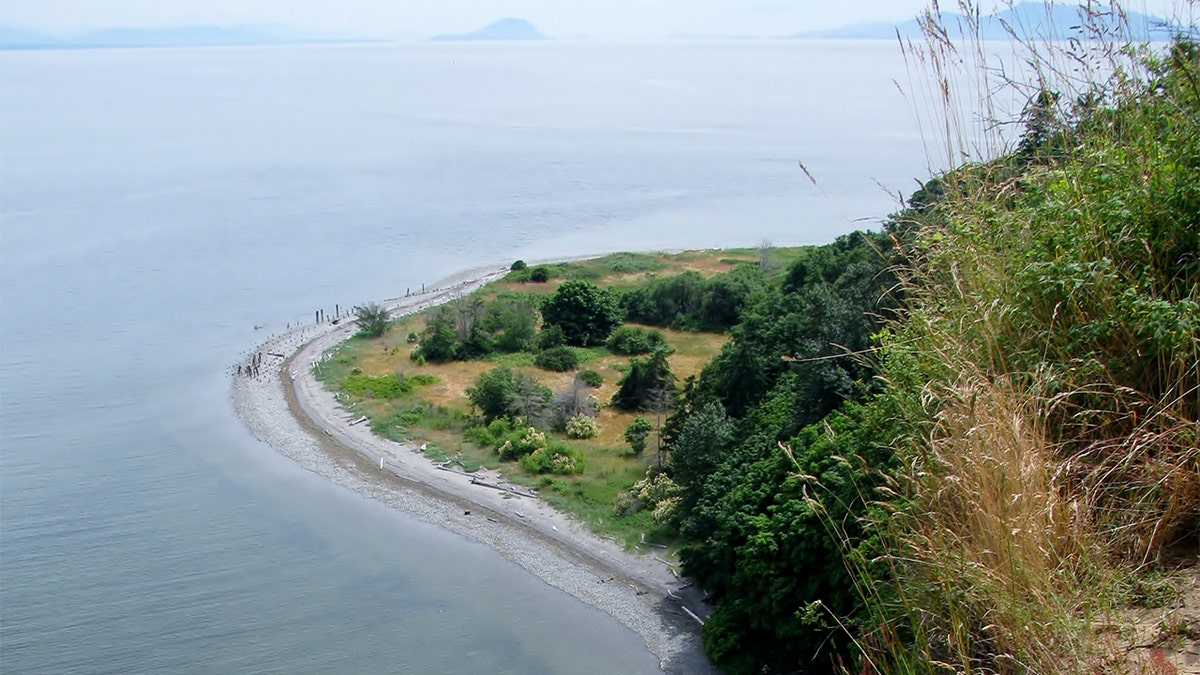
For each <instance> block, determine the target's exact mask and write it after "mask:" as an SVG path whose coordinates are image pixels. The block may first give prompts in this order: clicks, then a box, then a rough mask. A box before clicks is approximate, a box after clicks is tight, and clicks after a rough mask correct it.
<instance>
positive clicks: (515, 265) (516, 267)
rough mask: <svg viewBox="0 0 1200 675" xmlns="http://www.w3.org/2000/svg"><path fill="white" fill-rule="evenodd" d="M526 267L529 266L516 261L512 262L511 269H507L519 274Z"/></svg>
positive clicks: (523, 262)
mask: <svg viewBox="0 0 1200 675" xmlns="http://www.w3.org/2000/svg"><path fill="white" fill-rule="evenodd" d="M526 267H529V265H526V264H525V261H524V260H518V261H516V262H514V263H513V264H512V267H509V269H510V270H512V271H513V272H520V271H521V270H523V269H525V268H526Z"/></svg>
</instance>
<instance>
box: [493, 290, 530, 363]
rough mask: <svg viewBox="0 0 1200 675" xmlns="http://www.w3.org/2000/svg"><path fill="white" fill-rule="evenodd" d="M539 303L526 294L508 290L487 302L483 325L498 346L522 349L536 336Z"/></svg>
mask: <svg viewBox="0 0 1200 675" xmlns="http://www.w3.org/2000/svg"><path fill="white" fill-rule="evenodd" d="M537 320H538V316H537V306H536V304H535V302H534V300H533V299H532V298H530V297H528V296H525V295H517V294H506V295H501V296H500V297H497V298H496V299H495V300H493V301H492V302H491V303H489V304H488V307H487V311H486V313H485V316H484V321H483V327H484V329H485V330H487V331H488V332H490V333H491V334H492V335H493V339H494V343H495V347H496V349H498V350H500V351H502V352H510V353H511V352H523V351H528V350H530V349H532V348H533V346H534V344H535V342H536V340H537Z"/></svg>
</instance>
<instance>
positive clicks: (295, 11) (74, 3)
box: [0, 0, 1196, 38]
mask: <svg viewBox="0 0 1200 675" xmlns="http://www.w3.org/2000/svg"><path fill="white" fill-rule="evenodd" d="M996 1H997V0H983V4H984V6H985V7H987V6H992V5H994V4H995V2H996ZM1189 2H1192V3H1195V2H1196V0H1130V1H1129V2H1125V3H1124V6H1125V7H1127V8H1128V9H1134V10H1139V11H1145V10H1148V11H1150V12H1152V13H1156V14H1160V15H1171V14H1174V13H1175V10H1177V9H1179V8H1180V7H1183V6H1185V5H1187V3H1189ZM941 4H942V6H943V8H944V9H947V10H949V9H953V8H954V7H956V6H957V2H956V1H955V0H942V3H941ZM926 6H928V0H424V1H423V2H415V1H413V0H3V2H0V23H3V24H6V25H11V26H19V27H22V28H32V29H41V30H47V31H51V32H58V33H71V32H77V31H82V30H87V29H92V28H100V27H111V26H137V27H158V26H167V25H180V24H217V25H229V24H245V23H250V24H282V25H289V26H295V27H298V28H304V29H311V30H322V31H331V32H337V33H346V34H357V35H371V36H395V37H428V36H430V35H435V34H439V33H452V32H466V31H470V30H474V29H476V28H478V27H480V26H482V25H484V24H487V23H490V22H491V21H494V20H496V19H499V18H503V17H507V16H513V17H521V18H524V19H528V20H529V21H531V22H533V23H534V24H535V25H536V26H537V27H538V28H540V29H541V30H542V32H543V33H546V34H548V35H551V36H553V37H593V38H652V37H666V36H671V35H676V34H692V35H751V36H774V35H785V34H789V33H795V32H799V31H804V30H815V29H821V28H833V27H837V26H842V25H846V24H851V23H858V22H864V21H887V22H899V21H904V20H907V19H910V18H912V17H913V16H915V15H916V14H917V13H918V12H919V11H920V10H921V9H922V8H924V7H926ZM1193 6H1194V5H1193Z"/></svg>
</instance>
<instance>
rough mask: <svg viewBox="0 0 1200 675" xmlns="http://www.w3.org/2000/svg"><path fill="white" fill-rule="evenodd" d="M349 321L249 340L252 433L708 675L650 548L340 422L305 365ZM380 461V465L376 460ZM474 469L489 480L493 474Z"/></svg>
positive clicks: (429, 300) (670, 668) (449, 294)
mask: <svg viewBox="0 0 1200 675" xmlns="http://www.w3.org/2000/svg"><path fill="white" fill-rule="evenodd" d="M507 271H508V270H507V268H504V269H497V268H481V269H475V270H471V271H468V272H465V273H462V274H459V275H457V276H455V277H451V278H449V279H447V280H445V281H443V282H441V283H439V284H437V287H436V288H433V289H431V290H428V291H425V292H423V293H419V294H414V295H410V296H407V297H401V298H395V299H392V300H389V301H387V302H386V303H384V305H385V306H386V307H387V308H388V310H389V311H390V312H391V314H393V315H402V314H411V313H415V312H420V311H423V310H425V309H427V308H429V307H433V306H435V305H437V304H441V303H444V302H447V301H449V300H451V299H453V298H454V297H457V296H458V295H461V294H464V293H469V292H471V291H473V290H475V289H476V288H479V287H480V286H482V285H484V284H486V283H488V282H489V281H492V280H493V279H496V278H498V277H500V276H502V275H503V274H504V273H505V272H507ZM354 330H355V327H354V323H353V321H347V322H344V323H341V324H338V325H335V324H333V323H332V322H324V323H321V324H313V325H308V326H303V327H299V328H297V329H295V330H292V331H290V332H288V333H285V334H283V335H280V336H277V337H273V338H271V339H269V340H267V341H266V342H264V343H263V344H261V345H259V346H258V347H257V348H256V349H255V352H257V353H259V354H261V359H262V368H261V369H260V370H259V372H258V374H257V375H256V376H254V377H248V376H236V375H235V377H234V381H233V401H234V406H235V408H236V410H237V414H238V416H239V417H240V418H241V419H242V421H243V423H244V424H246V426H247V427H248V428H249V429H250V431H251V433H252V434H253V435H254V436H255V437H256V438H257V439H258V440H260V441H262V442H264V443H266V444H268V445H270V446H271V447H272V448H274V449H275V450H276V451H277V452H279V453H280V454H282V455H284V456H285V457H288V458H290V459H292V460H293V461H295V462H297V463H298V464H300V466H302V467H303V468H305V469H307V470H309V471H313V472H314V473H317V474H320V475H322V476H324V477H326V478H328V479H329V480H331V481H333V482H334V483H336V484H338V485H341V486H343V487H347V488H349V489H352V490H354V491H356V492H358V493H360V494H362V495H364V496H366V497H368V498H371V499H374V500H376V501H379V502H381V503H383V504H385V505H387V506H389V507H391V508H394V509H397V510H399V511H402V512H405V513H407V514H410V515H413V516H416V517H418V518H420V519H422V520H424V521H426V522H429V523H432V524H435V525H438V526H441V527H444V528H446V529H448V530H450V531H452V532H455V533H457V534H459V535H462V536H465V537H467V538H469V539H471V540H474V541H477V542H480V543H482V544H484V545H486V546H489V547H490V548H492V549H493V550H495V551H497V552H498V553H500V555H502V556H504V557H505V558H506V559H508V560H510V561H512V562H515V563H516V564H518V565H520V566H521V567H522V568H524V569H526V570H527V571H529V572H530V573H532V574H534V575H535V576H537V577H538V578H540V579H542V580H543V581H545V582H546V583H548V584H550V585H551V586H554V587H555V588H558V589H560V590H562V591H565V592H567V593H569V594H570V595H572V596H574V597H576V598H577V599H579V600H581V601H583V602H585V603H587V604H589V605H591V606H593V607H596V608H598V609H600V610H602V611H604V612H606V613H607V614H609V615H611V616H612V617H613V618H615V619H616V620H617V621H619V622H620V623H622V624H623V625H625V626H626V627H628V628H629V629H631V630H633V631H634V632H636V633H638V634H639V635H640V636H641V637H642V639H643V640H644V641H645V643H646V646H647V648H648V649H649V650H650V651H651V652H652V653H654V654H655V655H656V656H657V657H658V658H659V661H660V665H661V668H662V670H663V671H665V672H680V673H684V672H686V673H703V672H715V670H713V669H712V667H711V666H710V665H709V664H708V662H707V659H706V658H705V657H704V653H703V649H702V647H701V645H700V639H699V630H698V628H699V626H698V625H697V623H696V622H695V621H694V620H693V619H692V618H691V617H689V616H688V615H687V614H688V613H690V612H692V609H690V608H688V606H689V605H690V606H691V607H692V608H700V606H701V603H700V600H699V598H698V593H697V592H696V591H695V589H690V588H688V585H687V584H686V583H685V582H683V581H681V580H680V579H679V578H678V577H676V576H675V575H674V573H673V571H672V570H671V569H670V568H669V567H668V566H667V565H664V564H663V563H662V562H661V561H659V560H656V559H654V557H653V556H648V555H635V554H631V553H628V552H626V551H625V550H624V549H623V548H622V547H621V546H619V545H617V544H615V543H613V542H611V541H608V540H605V539H601V538H600V537H598V536H596V535H595V534H593V533H591V532H590V531H589V530H587V529H586V528H584V527H582V526H581V525H579V524H578V523H576V522H574V521H573V520H571V519H569V518H568V517H567V516H566V515H564V514H562V513H559V512H557V511H555V510H554V509H552V508H551V507H550V506H549V505H547V504H546V503H545V502H543V501H542V500H540V499H536V498H530V497H527V496H520V495H516V494H513V493H510V492H504V491H500V490H496V489H492V488H490V487H484V486H481V485H478V484H476V483H475V481H473V479H472V475H468V474H465V473H462V472H455V471H447V470H442V469H439V468H438V467H437V466H435V465H434V463H433V462H432V461H430V460H429V459H427V458H425V457H424V456H423V455H422V454H420V452H419V450H418V449H417V448H414V447H412V446H411V445H409V444H403V443H396V442H394V441H390V440H386V439H383V438H380V437H378V436H375V435H374V434H372V433H371V431H370V429H369V428H368V426H367V425H365V424H351V422H352V421H353V420H351V419H348V418H347V416H346V414H345V412H344V411H343V410H342V409H341V408H340V407H339V404H338V403H337V401H336V400H334V397H333V394H332V393H330V392H328V391H326V390H325V389H324V387H323V386H322V385H321V383H320V382H318V381H317V380H316V378H315V377H314V376H313V375H312V364H313V363H315V362H317V360H319V359H320V358H321V357H322V355H323V354H325V352H326V351H327V350H329V349H331V348H334V347H336V345H338V344H340V343H341V342H342V341H343V340H345V339H346V338H348V337H350V335H351V334H352V333H353V332H354ZM381 467H382V468H381ZM475 476H477V477H479V478H481V479H482V480H483V481H484V482H487V483H492V484H499V483H501V482H502V481H503V479H502V478H501V477H500V476H499V474H497V473H496V472H489V471H482V470H481V471H480V472H477V473H476V474H475Z"/></svg>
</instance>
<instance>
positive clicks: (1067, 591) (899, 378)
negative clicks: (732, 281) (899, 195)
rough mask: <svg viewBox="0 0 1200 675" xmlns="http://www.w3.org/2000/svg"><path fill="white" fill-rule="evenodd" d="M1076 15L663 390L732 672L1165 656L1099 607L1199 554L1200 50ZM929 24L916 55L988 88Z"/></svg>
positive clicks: (686, 554) (975, 58) (678, 519)
mask: <svg viewBox="0 0 1200 675" xmlns="http://www.w3.org/2000/svg"><path fill="white" fill-rule="evenodd" d="M968 9H971V7H968ZM1088 11H1090V12H1092V14H1088V12H1087V11H1085V12H1084V15H1083V16H1082V17H1081V21H1080V23H1081V25H1083V26H1084V28H1083V30H1084V34H1083V35H1081V38H1084V39H1081V41H1080V42H1078V43H1060V44H1052V45H1041V44H1028V43H1027V44H1025V47H1026V48H1027V49H1029V50H1030V54H1029V56H1028V57H1027V58H1026V61H1027V63H1028V65H1029V66H1030V67H1031V69H1032V75H1031V77H1033V78H1034V81H1033V86H1032V87H1030V88H1029V89H1028V90H1027V91H1026V96H1027V97H1028V100H1029V101H1030V104H1029V106H1027V108H1026V110H1025V112H1024V113H1023V114H1022V115H1021V116H1020V120H1021V121H1022V123H1023V125H1024V127H1023V133H1022V134H1021V135H1020V137H1018V138H1015V139H1012V140H1011V141H1005V142H1007V143H1008V146H1007V147H1010V148H1011V151H1000V152H997V153H995V155H994V156H993V157H991V158H987V159H986V160H985V161H981V162H970V163H966V164H962V165H961V166H958V167H957V168H955V169H954V170H952V171H948V172H946V173H945V174H943V175H941V176H938V177H937V178H936V179H934V180H933V181H931V182H929V183H927V184H926V185H925V186H924V187H923V188H922V189H921V190H920V191H918V192H917V193H916V194H914V195H913V197H912V199H911V200H910V202H909V208H907V209H906V210H904V211H903V212H902V213H899V214H897V215H896V216H894V217H893V218H892V219H891V220H890V221H889V222H888V223H887V224H886V225H885V227H884V231H883V232H882V233H880V234H855V235H851V236H849V237H845V238H843V239H841V240H839V242H837V243H836V244H834V245H832V246H829V247H820V248H816V249H811V250H808V251H806V252H805V253H804V254H803V255H802V256H801V258H800V259H798V260H796V261H794V262H793V263H792V264H791V266H790V268H789V270H788V273H787V277H786V281H785V283H784V284H783V285H782V286H781V287H780V288H779V289H778V290H776V291H768V292H766V293H764V294H763V295H762V296H760V297H759V298H757V299H756V300H753V301H751V302H749V303H747V305H746V307H745V308H744V309H743V310H742V312H741V315H740V321H739V323H738V324H737V325H736V326H735V327H734V329H733V331H732V340H731V341H730V342H729V343H728V344H727V345H726V346H725V347H724V348H723V350H722V352H721V354H720V355H718V356H717V357H716V359H714V361H713V363H712V364H711V365H710V366H709V367H708V368H706V369H705V370H704V371H703V373H702V374H701V375H700V376H699V377H698V378H696V379H695V380H692V381H689V382H688V383H687V384H686V385H685V387H684V394H683V396H682V397H681V399H680V402H679V405H678V407H677V408H676V411H675V413H674V414H673V415H672V417H671V418H670V420H669V421H668V423H667V424H666V426H665V428H664V433H665V435H666V437H667V439H668V441H669V445H668V452H669V457H670V460H669V462H668V464H667V466H666V474H667V475H668V476H669V477H670V478H671V480H672V481H673V483H674V484H675V485H676V486H677V487H678V493H675V496H677V498H678V503H677V505H675V507H674V516H673V523H674V524H675V525H676V526H677V527H678V528H679V533H680V538H681V542H682V544H681V550H680V557H681V559H682V561H683V563H684V569H685V572H686V573H687V574H688V575H689V576H691V577H692V578H693V579H694V580H695V581H696V582H697V583H698V584H700V585H701V586H702V587H704V588H705V589H706V590H707V591H709V593H710V594H711V596H712V598H713V599H714V610H713V613H712V615H711V617H710V618H709V620H708V621H707V623H706V624H705V626H704V630H703V634H704V641H705V646H706V649H707V651H708V653H709V655H710V657H711V658H712V659H713V660H714V662H716V663H717V664H718V665H720V666H722V667H723V668H725V669H726V670H727V671H728V672H731V673H761V672H796V671H803V672H821V671H839V670H847V671H850V672H863V673H876V672H878V673H891V672H901V673H933V672H942V671H953V672H981V673H1061V672H1075V673H1094V672H1129V673H1134V672H1146V673H1167V672H1175V671H1174V670H1173V668H1174V666H1172V665H1171V663H1170V662H1169V660H1167V658H1166V657H1165V656H1164V653H1165V652H1164V651H1163V649H1166V648H1168V647H1169V644H1168V642H1166V641H1167V640H1176V639H1178V636H1179V632H1178V630H1168V629H1167V628H1169V626H1168V623H1169V622H1166V621H1165V620H1164V622H1163V625H1164V626H1167V628H1162V629H1160V631H1159V635H1160V636H1161V637H1160V638H1159V640H1162V641H1158V640H1151V642H1150V643H1149V644H1132V643H1125V644H1122V639H1123V636H1122V629H1120V628H1118V629H1115V630H1113V631H1112V632H1111V633H1109V632H1105V631H1102V630H1100V629H1099V627H1100V626H1104V625H1116V626H1120V625H1122V620H1121V614H1120V611H1121V608H1122V604H1123V603H1125V602H1128V601H1129V599H1130V597H1131V596H1130V593H1129V590H1128V589H1129V586H1130V583H1131V582H1130V579H1134V580H1137V579H1141V578H1151V579H1154V578H1158V577H1161V570H1163V569H1164V568H1166V567H1168V566H1170V565H1172V564H1176V563H1178V562H1179V561H1183V562H1184V563H1190V564H1192V565H1195V564H1196V562H1197V551H1198V546H1200V537H1198V532H1200V449H1198V447H1200V337H1198V336H1200V304H1198V298H1200V87H1198V86H1197V84H1196V83H1197V82H1198V81H1200V48H1198V47H1197V45H1196V44H1195V43H1194V42H1190V41H1188V40H1179V41H1177V42H1176V43H1175V44H1173V45H1171V47H1170V48H1169V49H1168V50H1167V51H1166V52H1165V53H1163V54H1161V55H1153V54H1150V53H1148V52H1144V51H1138V50H1134V49H1131V48H1128V47H1127V45H1128V43H1127V42H1126V43H1124V44H1122V43H1119V42H1116V41H1114V35H1113V34H1112V33H1111V26H1112V22H1110V21H1107V20H1106V21H1105V22H1103V25H1104V26H1105V28H1104V30H1105V31H1110V32H1107V33H1106V34H1105V35H1103V36H1100V35H1089V34H1087V32H1086V31H1087V30H1088V29H1087V26H1088V25H1089V21H1090V20H1091V19H1092V18H1094V17H1095V16H1096V14H1095V13H1097V12H1100V11H1101V9H1100V8H1098V7H1097V6H1096V5H1092V6H1091V9H1090V10H1088ZM1107 11H1108V12H1109V13H1111V14H1112V15H1117V16H1119V15H1120V11H1119V8H1108V10H1107ZM967 13H968V15H971V16H976V17H977V16H978V14H977V13H974V14H973V13H972V12H971V11H968V12H967ZM1017 29H1019V27H1016V28H1014V30H1017ZM929 32H930V34H931V43H930V46H929V48H928V51H924V52H922V53H921V54H920V59H921V61H922V62H924V63H927V64H931V65H932V67H933V68H934V70H935V72H936V73H937V74H938V75H939V76H941V77H945V78H948V77H949V74H950V70H951V69H952V67H953V66H954V65H955V64H956V63H961V62H964V61H966V60H967V56H969V57H970V61H972V62H973V63H974V65H975V67H979V68H983V70H980V71H974V72H976V75H975V76H973V77H975V78H976V79H977V84H978V85H979V88H980V91H982V92H983V93H984V95H985V96H994V95H995V94H996V92H997V90H998V89H997V86H996V82H995V81H994V80H992V79H990V78H991V77H992V76H996V74H997V73H1001V72H1004V71H1000V70H999V69H989V68H987V64H986V63H982V64H981V63H980V61H981V59H982V58H983V56H984V55H983V53H982V51H978V52H972V53H970V54H969V55H960V53H959V52H958V51H957V49H958V48H957V47H955V46H954V45H951V44H949V43H948V42H947V41H946V40H945V34H946V33H945V32H944V31H943V32H939V30H938V27H937V26H936V24H935V23H934V22H931V23H930V24H929ZM1089 37H1103V38H1104V39H1103V41H1096V42H1092V43H1088V42H1087V40H1086V38H1089ZM1117 37H1119V36H1117ZM969 47H970V46H969ZM910 48H911V47H910ZM971 48H973V47H971ZM914 60H916V59H914ZM1067 63H1069V64H1071V66H1070V67H1069V68H1068V67H1066V66H1064V64H1067ZM1080 78H1082V79H1080ZM1010 84H1011V83H1010ZM1018 84H1019V83H1018ZM934 88H935V90H937V91H939V92H941V95H943V96H945V97H946V98H945V103H946V105H947V107H948V110H947V112H948V118H950V117H952V116H953V115H954V114H955V113H957V112H962V113H963V117H962V118H961V119H962V121H963V122H964V123H965V122H966V120H967V115H966V113H965V111H960V110H957V109H956V108H955V106H956V105H957V101H958V100H959V99H958V98H957V97H958V96H960V95H961V89H960V87H959V83H957V82H951V81H949V80H946V81H942V82H939V83H938V84H937V86H935V87H934ZM950 121H951V123H950V124H948V125H946V126H944V128H945V129H948V130H949V131H950V132H951V137H950V138H949V139H947V143H948V144H949V145H951V146H952V149H951V151H950V152H949V156H950V157H952V158H954V159H955V162H956V163H957V162H958V161H961V158H963V157H965V156H969V153H970V152H971V151H973V150H976V149H977V148H976V147H975V146H973V145H971V144H972V143H974V141H969V142H968V141H965V140H963V139H966V138H974V136H973V135H972V134H970V133H968V132H967V131H966V129H965V127H958V126H955V123H954V122H955V121H954V120H950ZM994 122H995V119H993V123H994ZM972 123H973V121H972ZM996 128H1000V126H999V125H994V126H993V127H992V129H993V130H994V129H996ZM995 138H996V140H999V141H1004V139H1003V138H1002V137H995ZM643 488H645V486H643ZM640 494H641V492H640V491H639V493H638V495H640ZM647 494H649V493H647ZM623 503H625V504H631V505H634V506H633V507H631V508H635V507H636V505H637V504H640V503H642V500H641V499H639V498H638V497H637V495H632V494H628V495H627V496H626V497H625V499H624V501H623ZM1141 583H1142V582H1136V581H1135V582H1134V585H1140V584H1141ZM1139 602H1140V601H1139ZM1192 620H1194V617H1193V619H1192ZM1176 623H1178V622H1176ZM1184 624H1187V621H1184ZM1171 625H1174V624H1171ZM1188 625H1190V624H1188Z"/></svg>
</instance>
